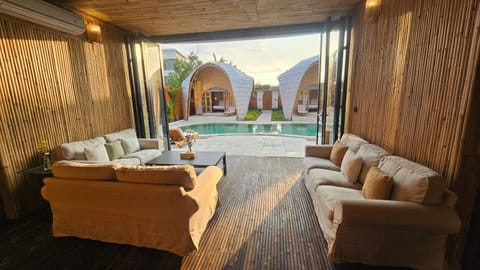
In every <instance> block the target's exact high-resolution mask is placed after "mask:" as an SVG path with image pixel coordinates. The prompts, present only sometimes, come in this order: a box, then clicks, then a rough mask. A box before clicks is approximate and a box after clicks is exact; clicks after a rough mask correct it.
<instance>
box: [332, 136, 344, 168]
mask: <svg viewBox="0 0 480 270" xmlns="http://www.w3.org/2000/svg"><path fill="white" fill-rule="evenodd" d="M347 150H348V146H346V145H345V144H343V143H341V142H340V141H336V142H335V144H334V145H333V148H332V152H330V160H331V161H332V162H333V164H335V165H337V166H340V165H341V164H342V160H343V157H344V156H345V153H346V152H347Z"/></svg>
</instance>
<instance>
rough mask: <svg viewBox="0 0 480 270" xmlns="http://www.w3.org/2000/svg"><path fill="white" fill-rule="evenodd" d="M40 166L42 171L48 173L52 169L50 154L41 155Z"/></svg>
mask: <svg viewBox="0 0 480 270" xmlns="http://www.w3.org/2000/svg"><path fill="white" fill-rule="evenodd" d="M42 166H43V170H45V171H48V170H50V169H51V168H52V163H51V162H50V153H49V152H45V153H43V155H42Z"/></svg>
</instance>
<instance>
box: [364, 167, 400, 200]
mask: <svg viewBox="0 0 480 270" xmlns="http://www.w3.org/2000/svg"><path fill="white" fill-rule="evenodd" d="M392 185H393V178H392V177H391V176H389V175H387V174H385V173H384V172H382V171H381V170H380V169H379V168H377V167H371V168H370V170H368V173H367V176H366V177H365V184H363V187H362V194H363V196H365V198H367V199H376V200H387V199H388V198H390V190H391V189H392Z"/></svg>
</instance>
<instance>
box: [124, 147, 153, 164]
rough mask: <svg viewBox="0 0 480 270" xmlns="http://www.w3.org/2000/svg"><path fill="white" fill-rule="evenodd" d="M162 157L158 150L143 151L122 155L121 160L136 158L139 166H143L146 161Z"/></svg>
mask: <svg viewBox="0 0 480 270" xmlns="http://www.w3.org/2000/svg"><path fill="white" fill-rule="evenodd" d="M161 155H162V151H160V150H158V149H144V150H140V151H137V152H133V153H130V154H127V155H124V156H123V157H122V158H137V159H139V160H140V164H145V163H147V162H148V161H150V160H152V159H154V158H156V157H159V156H161Z"/></svg>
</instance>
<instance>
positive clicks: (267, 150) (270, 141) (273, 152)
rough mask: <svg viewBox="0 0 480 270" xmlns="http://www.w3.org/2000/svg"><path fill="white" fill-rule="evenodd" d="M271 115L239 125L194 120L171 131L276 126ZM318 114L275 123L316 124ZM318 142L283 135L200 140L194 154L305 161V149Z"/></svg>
mask: <svg viewBox="0 0 480 270" xmlns="http://www.w3.org/2000/svg"><path fill="white" fill-rule="evenodd" d="M270 119H271V111H264V112H263V113H262V115H260V117H259V118H258V119H257V121H237V120H236V116H224V115H223V114H220V113H218V114H217V113H210V114H204V115H194V116H190V117H189V119H188V121H184V120H181V121H176V122H173V123H169V126H170V127H182V126H186V125H193V124H201V123H235V122H240V123H261V124H266V123H272V121H270ZM315 121H316V119H315V112H311V113H309V114H307V115H306V116H295V115H294V116H293V119H292V121H281V122H278V121H275V122H273V123H282V122H285V123H315ZM313 144H315V142H314V141H311V139H306V138H302V137H293V136H292V137H290V136H281V135H256V134H252V135H243V134H242V135H218V136H210V137H200V138H199V139H197V142H196V143H195V144H194V145H193V151H225V152H226V153H227V155H234V156H263V157H269V156H270V157H271V156H275V157H304V155H305V145H313ZM172 150H175V151H178V150H180V151H186V150H187V147H186V146H184V147H183V148H181V149H179V148H175V147H172Z"/></svg>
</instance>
